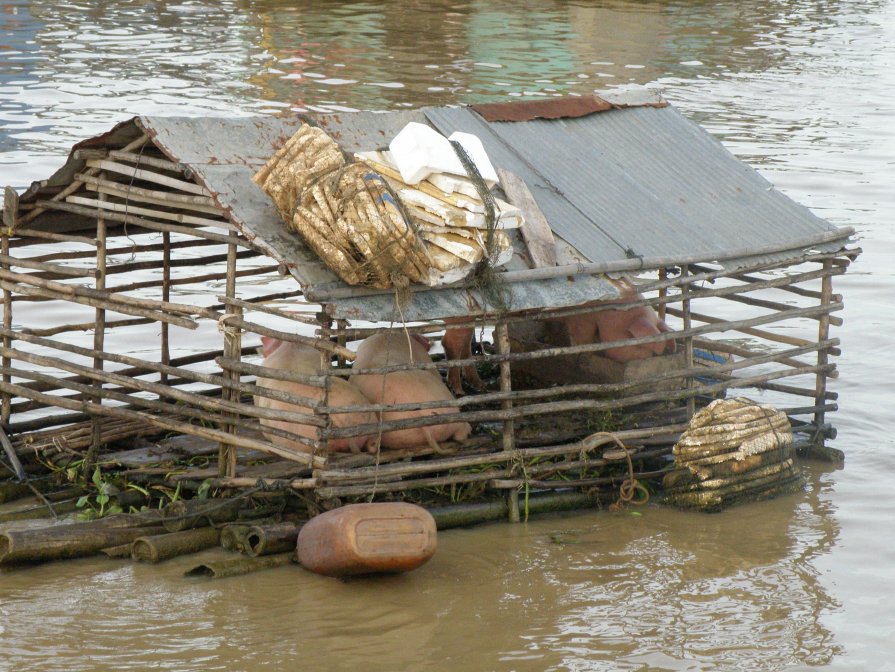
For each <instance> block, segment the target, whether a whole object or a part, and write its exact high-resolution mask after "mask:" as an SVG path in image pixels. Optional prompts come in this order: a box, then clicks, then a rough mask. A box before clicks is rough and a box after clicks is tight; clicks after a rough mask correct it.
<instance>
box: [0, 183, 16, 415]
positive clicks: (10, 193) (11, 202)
mask: <svg viewBox="0 0 895 672" xmlns="http://www.w3.org/2000/svg"><path fill="white" fill-rule="evenodd" d="M18 209H19V195H18V194H17V193H16V191H15V189H13V188H12V187H6V189H4V196H3V227H4V229H5V230H4V231H3V235H2V241H0V245H2V249H0V252H2V254H3V258H4V259H5V258H7V257H8V256H9V237H10V236H11V235H13V232H14V231H15V228H16V216H17V214H18ZM0 268H3V269H6V270H9V264H6V263H2V264H0ZM3 329H4V330H6V331H5V333H8V330H10V329H12V292H10V291H9V289H7V288H5V287H4V288H3ZM11 345H12V339H11V338H10V337H9V336H7V335H4V336H3V347H4V348H9V347H11ZM2 361H3V368H5V369H9V367H10V364H11V363H12V362H11V361H10V359H9V357H7V356H5V355H4V357H3V360H2ZM3 382H4V383H7V384H9V383H10V382H12V378H11V377H10V375H9V374H8V373H4V374H3ZM11 401H12V395H11V394H10V393H9V392H5V391H4V392H3V400H2V403H0V424H2V425H3V426H4V427H5V426H6V425H7V424H9V416H10V403H11Z"/></svg>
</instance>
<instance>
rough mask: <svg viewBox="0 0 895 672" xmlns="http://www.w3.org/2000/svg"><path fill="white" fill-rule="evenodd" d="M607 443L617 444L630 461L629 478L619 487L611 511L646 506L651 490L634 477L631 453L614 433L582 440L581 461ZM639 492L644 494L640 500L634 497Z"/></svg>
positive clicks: (600, 434)
mask: <svg viewBox="0 0 895 672" xmlns="http://www.w3.org/2000/svg"><path fill="white" fill-rule="evenodd" d="M603 439H605V440H603ZM607 441H612V442H613V443H615V445H616V446H618V447H619V448H620V449H621V450H622V451H623V452H624V454H625V459H626V460H627V461H628V478H626V479H625V480H623V481H622V483H621V485H620V486H619V489H618V499H617V500H616V501H615V502H614V503H612V504H610V505H609V510H610V511H622V510H623V509H624V508H625V507H626V506H627V505H628V504H634V505H635V506H642V505H643V504H646V503H647V502H648V501H649V498H650V494H649V490H647V489H646V486H645V485H643V483H641V482H640V481H638V480H637V479H636V478H635V477H634V463H633V462H632V461H631V451H630V450H629V449H628V447H627V446H626V445H625V444H624V443H622V440H621V439H619V438H618V437H617V436H616V435H615V434H613V433H612V432H596V433H594V434H591V435H590V436H587V437H585V438H584V439H582V440H581V444H582V448H581V451H580V453H579V455H580V457H581V459H582V460H585V459H586V458H587V453H588V452H589V451H590V450H593V449H594V448H596V447H597V446H600V445H602V444H603V443H606V442H607ZM638 492H640V493H642V496H641V497H640V498H639V499H635V498H634V496H635V495H636V494H637V493H638Z"/></svg>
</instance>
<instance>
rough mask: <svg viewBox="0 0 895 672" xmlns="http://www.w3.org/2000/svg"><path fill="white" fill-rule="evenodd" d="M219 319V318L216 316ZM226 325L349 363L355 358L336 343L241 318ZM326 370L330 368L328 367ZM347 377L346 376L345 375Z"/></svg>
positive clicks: (229, 321) (234, 319)
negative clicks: (314, 350)
mask: <svg viewBox="0 0 895 672" xmlns="http://www.w3.org/2000/svg"><path fill="white" fill-rule="evenodd" d="M218 317H219V316H218ZM228 324H231V325H233V326H237V327H239V328H241V329H244V330H246V331H250V332H252V333H253V334H259V335H261V336H270V337H272V338H278V339H280V340H281V341H287V342H290V343H301V344H302V345H309V346H311V347H312V348H316V349H317V350H320V351H321V352H324V353H328V354H330V355H337V356H340V357H344V358H345V359H347V360H348V361H350V362H353V361H354V358H355V357H356V355H355V353H354V352H352V351H351V350H349V349H348V348H345V347H343V346H341V345H339V344H338V343H333V342H332V341H330V340H329V339H327V338H314V337H311V336H301V335H299V334H294V333H290V332H288V331H279V330H277V329H268V328H267V327H264V326H262V325H260V324H255V323H254V322H247V321H245V320H243V319H241V318H233V319H231V320H228ZM327 366H328V365H327ZM328 368H331V367H329V366H328ZM346 375H347V374H346Z"/></svg>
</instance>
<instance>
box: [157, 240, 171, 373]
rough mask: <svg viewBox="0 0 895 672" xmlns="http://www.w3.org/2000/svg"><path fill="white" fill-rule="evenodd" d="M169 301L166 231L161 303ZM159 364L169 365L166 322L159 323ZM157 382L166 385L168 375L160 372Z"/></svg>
mask: <svg viewBox="0 0 895 672" xmlns="http://www.w3.org/2000/svg"><path fill="white" fill-rule="evenodd" d="M170 300H171V234H170V233H168V232H167V231H166V232H164V233H163V234H162V301H163V302H164V303H167V302H169V301H170ZM159 337H160V338H161V360H162V361H161V364H162V366H170V365H171V343H170V338H171V337H170V330H169V328H168V323H167V322H162V323H161V333H160V334H159ZM159 382H160V383H161V384H162V385H167V384H168V374H167V373H166V372H165V371H162V372H161V373H160V375H159Z"/></svg>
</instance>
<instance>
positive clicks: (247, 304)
mask: <svg viewBox="0 0 895 672" xmlns="http://www.w3.org/2000/svg"><path fill="white" fill-rule="evenodd" d="M294 295H295V296H301V292H296V293H295V294H294ZM217 299H218V301H221V302H222V303H224V304H226V305H227V306H236V307H239V308H244V309H246V310H254V311H257V312H259V313H266V314H268V315H276V316H277V317H281V318H283V319H285V320H292V321H293V322H301V323H302V324H313V325H315V326H316V325H318V324H320V320H318V319H317V317H316V316H311V315H305V314H303V313H299V312H292V311H288V310H279V309H277V308H272V307H270V306H265V305H263V304H261V303H260V302H259V299H253V300H251V301H246V300H244V299H237V298H235V297H229V296H218V297H217ZM333 333H334V334H341V330H338V329H336V330H333ZM340 345H342V346H344V345H345V344H344V343H341V344H340Z"/></svg>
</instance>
